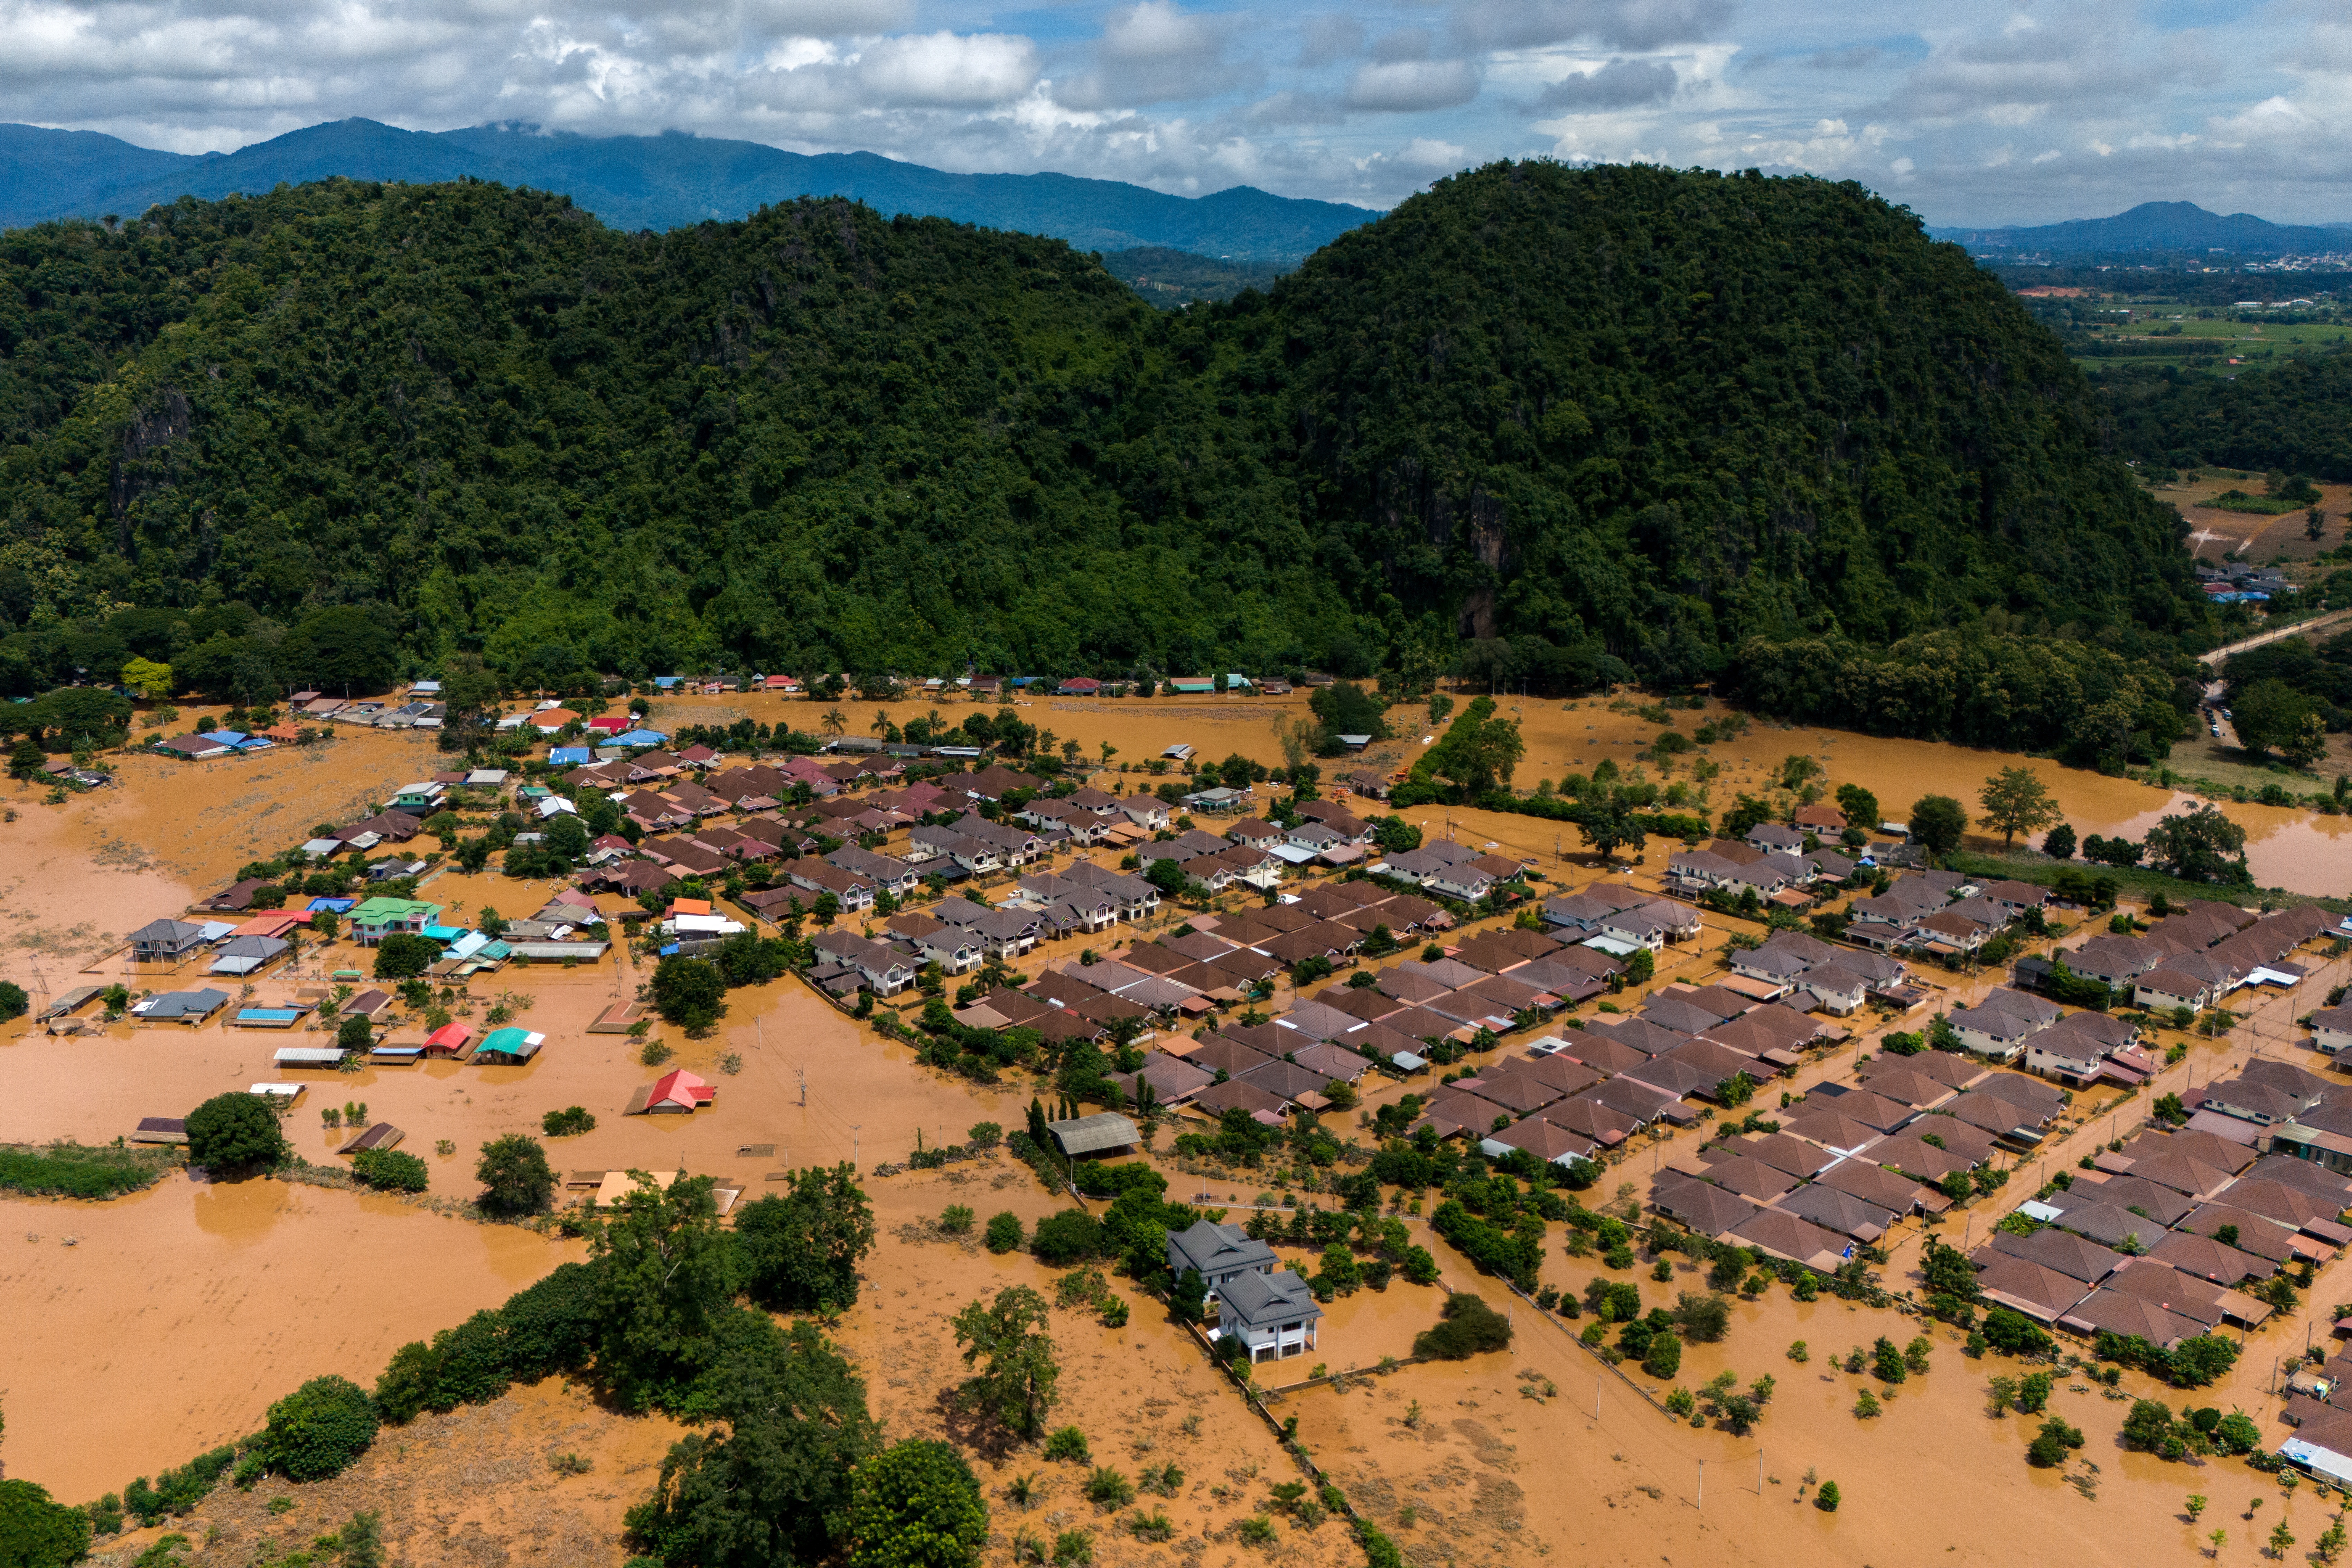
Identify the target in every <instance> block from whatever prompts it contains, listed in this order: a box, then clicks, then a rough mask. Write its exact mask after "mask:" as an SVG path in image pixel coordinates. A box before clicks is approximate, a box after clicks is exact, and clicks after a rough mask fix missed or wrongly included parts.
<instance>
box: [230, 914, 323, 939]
mask: <svg viewBox="0 0 2352 1568" xmlns="http://www.w3.org/2000/svg"><path fill="white" fill-rule="evenodd" d="M309 924H310V910H270V911H269V912H268V913H267V914H259V915H256V916H254V917H253V918H252V919H251V920H249V921H246V922H245V923H244V924H243V925H241V926H239V927H237V928H236V930H235V931H231V932H229V933H228V934H229V935H231V936H284V935H285V934H286V933H287V932H288V931H291V930H293V929H294V928H295V927H296V926H298V925H309Z"/></svg>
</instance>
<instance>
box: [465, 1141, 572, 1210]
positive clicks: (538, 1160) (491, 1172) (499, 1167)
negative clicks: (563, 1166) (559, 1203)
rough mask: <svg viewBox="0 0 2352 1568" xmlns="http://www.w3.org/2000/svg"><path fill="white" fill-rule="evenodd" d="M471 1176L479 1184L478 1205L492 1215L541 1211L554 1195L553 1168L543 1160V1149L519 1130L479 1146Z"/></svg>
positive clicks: (544, 1157)
mask: <svg viewBox="0 0 2352 1568" xmlns="http://www.w3.org/2000/svg"><path fill="white" fill-rule="evenodd" d="M474 1179H475V1180H476V1181H478V1182H479V1183H481V1184H482V1196H481V1205H482V1207H484V1208H485V1209H488V1211H489V1212H490V1213H492V1214H497V1215H516V1216H519V1215H534V1214H541V1213H543V1212H545V1210H546V1208H547V1206H548V1205H549V1204H550V1203H551V1202H552V1201H553V1200H554V1197H555V1171H554V1168H553V1167H551V1165H549V1164H548V1163H547V1151H546V1150H545V1149H543V1148H541V1146H540V1143H539V1140H537V1139H536V1138H529V1137H526V1136H524V1135H523V1134H522V1133H520V1132H509V1133H508V1134H507V1135H506V1136H504V1137H503V1138H496V1139H492V1140H491V1141H490V1142H488V1143H485V1144H483V1145H482V1157H481V1158H480V1159H479V1160H478V1161H476V1162H475V1163H474Z"/></svg>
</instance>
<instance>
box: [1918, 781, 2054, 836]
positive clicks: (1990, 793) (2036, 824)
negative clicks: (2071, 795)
mask: <svg viewBox="0 0 2352 1568" xmlns="http://www.w3.org/2000/svg"><path fill="white" fill-rule="evenodd" d="M1977 800H1978V802H1979V804H1980V805H1983V807H1984V813H1985V814H1984V816H1982V817H1980V818H1979V822H1978V825H1979V826H1983V827H1997V828H1999V829H2000V833H2001V843H2002V844H2003V846H2004V847H2013V846H2015V844H2016V843H2017V836H2018V835H2019V834H2021V833H2032V832H2035V831H2037V830H2038V829H2041V828H2043V827H2047V826H2050V825H2051V824H2052V823H2053V822H2055V821H2057V820H2058V803H2057V802H2056V801H2055V800H2053V798H2051V795H2050V786H2049V785H2048V784H2043V783H2042V775H2041V774H2039V773H2035V772H2034V771H2033V770H2032V768H2030V767H2026V766H2024V765H2022V764H2021V765H2019V766H2017V767H2013V768H2003V769H2001V770H2000V772H1999V773H1994V774H1992V775H1990V777H1988V778H1987V779H1986V780H1985V782H1984V788H1983V789H1981V790H1979V792H1978V793H1977ZM1939 853H1942V851H1939Z"/></svg>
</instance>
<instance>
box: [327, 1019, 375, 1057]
mask: <svg viewBox="0 0 2352 1568" xmlns="http://www.w3.org/2000/svg"><path fill="white" fill-rule="evenodd" d="M374 1043H375V1031H374V1028H373V1026H371V1025H370V1024H369V1023H368V1021H367V1020H366V1019H365V1018H362V1017H360V1016H357V1015H353V1016H351V1017H348V1018H345V1019H344V1020H343V1021H342V1022H341V1024H339V1025H337V1026H336V1027H335V1044H336V1045H338V1046H340V1047H342V1048H343V1049H344V1050H347V1051H352V1052H354V1053H356V1052H359V1051H364V1050H366V1049H367V1048H368V1047H370V1046H372V1045H373V1044H374Z"/></svg>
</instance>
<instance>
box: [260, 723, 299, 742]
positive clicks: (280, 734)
mask: <svg viewBox="0 0 2352 1568" xmlns="http://www.w3.org/2000/svg"><path fill="white" fill-rule="evenodd" d="M261 734H262V738H263V739H265V740H270V741H299V740H300V739H301V738H302V731H299V730H297V729H296V728H295V727H294V726H293V725H291V724H272V725H271V726H269V728H268V729H267V730H264V731H261Z"/></svg>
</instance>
